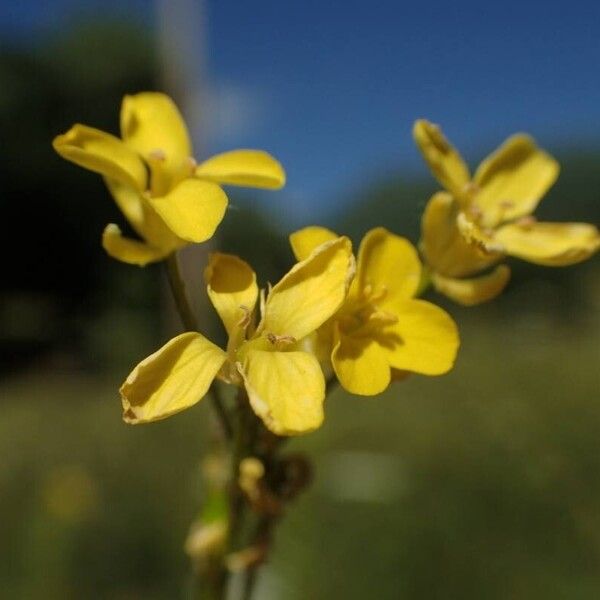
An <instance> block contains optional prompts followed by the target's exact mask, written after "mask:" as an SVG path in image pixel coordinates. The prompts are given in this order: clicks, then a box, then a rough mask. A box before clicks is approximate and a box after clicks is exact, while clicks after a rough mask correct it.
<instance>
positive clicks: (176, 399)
mask: <svg viewBox="0 0 600 600" xmlns="http://www.w3.org/2000/svg"><path fill="white" fill-rule="evenodd" d="M225 359H226V354H225V352H223V350H221V349H220V348H219V347H218V346H215V345H214V344H213V343H212V342H209V341H208V340H207V339H206V338H205V337H203V336H202V335H200V334H199V333H195V332H188V333H182V334H181V335H178V336H177V337H175V338H173V339H172V340H171V341H169V342H167V343H166V344H165V345H164V346H163V347H162V348H160V350H158V351H157V352H155V353H154V354H151V355H150V356H149V357H148V358H146V359H144V360H143V361H142V362H141V363H140V364H139V365H137V367H136V368H135V369H134V370H133V371H132V372H131V373H130V375H129V377H127V379H126V381H125V383H124V384H123V385H122V386H121V389H120V392H121V400H122V402H123V419H124V420H125V421H126V422H128V423H133V424H137V423H148V422H150V421H158V420H159V419H164V418H166V417H169V416H171V415H173V414H175V413H177V412H180V411H182V410H184V409H186V408H189V407H190V406H192V405H194V404H196V402H198V401H199V400H201V399H202V398H203V397H204V395H205V394H206V392H207V391H208V388H209V387H210V384H211V383H212V381H213V379H214V378H215V376H216V374H217V373H218V372H219V369H220V368H221V366H222V365H223V363H224V362H225Z"/></svg>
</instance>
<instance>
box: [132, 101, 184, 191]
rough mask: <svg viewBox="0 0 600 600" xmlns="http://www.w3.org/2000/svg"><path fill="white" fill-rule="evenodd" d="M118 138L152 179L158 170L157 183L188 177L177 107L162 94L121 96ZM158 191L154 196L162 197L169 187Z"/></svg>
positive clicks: (182, 128)
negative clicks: (146, 167) (139, 157)
mask: <svg viewBox="0 0 600 600" xmlns="http://www.w3.org/2000/svg"><path fill="white" fill-rule="evenodd" d="M121 137H122V138H123V141H124V142H125V143H126V144H127V145H128V146H129V147H130V148H132V149H133V150H135V151H136V152H138V153H139V154H141V155H142V156H143V157H144V160H146V161H147V162H148V163H149V164H150V165H151V166H152V167H153V168H152V171H153V175H154V174H155V173H154V172H155V171H156V170H158V171H160V173H159V174H160V176H161V179H171V180H173V182H176V181H177V180H179V179H180V178H181V176H182V172H183V171H186V170H187V171H189V173H188V174H191V164H192V163H191V162H190V158H191V156H192V144H191V142H190V137H189V134H188V130H187V127H186V125H185V122H184V120H183V118H182V116H181V113H180V112H179V110H178V108H177V106H175V103H174V102H173V100H171V98H169V96H167V95H166V94H161V93H159V92H142V93H140V94H135V95H133V96H125V97H124V98H123V104H122V105H121ZM155 167H156V168H155ZM153 187H154V186H153ZM161 187H162V188H163V189H162V190H161V191H160V192H157V193H165V192H166V191H167V190H168V188H169V184H164V185H162V186H161Z"/></svg>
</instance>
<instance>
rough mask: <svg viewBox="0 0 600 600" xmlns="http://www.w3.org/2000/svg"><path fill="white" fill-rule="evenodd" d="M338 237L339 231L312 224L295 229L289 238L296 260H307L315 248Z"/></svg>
mask: <svg viewBox="0 0 600 600" xmlns="http://www.w3.org/2000/svg"><path fill="white" fill-rule="evenodd" d="M337 237H339V236H338V234H337V233H334V232H333V231H331V230H330V229H327V228H326V227H319V226H317V225H312V226H310V227H305V228H304V229H299V230H298V231H294V233H292V234H290V238H289V239H290V245H291V246H292V252H293V253H294V256H295V257H296V260H305V259H306V258H308V257H309V256H310V254H311V253H312V252H313V250H314V249H315V248H318V247H319V246H320V245H321V244H324V243H325V242H329V241H331V240H335V238H337Z"/></svg>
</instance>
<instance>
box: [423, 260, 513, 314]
mask: <svg viewBox="0 0 600 600" xmlns="http://www.w3.org/2000/svg"><path fill="white" fill-rule="evenodd" d="M509 279H510V269H509V268H508V267H507V266H506V265H498V266H497V267H496V268H495V269H494V270H493V271H491V272H490V273H487V274H486V275H482V276H480V277H474V278H471V279H455V278H452V277H444V276H443V275H439V274H438V273H432V275H431V280H432V281H433V285H434V287H435V289H436V290H437V291H438V292H440V294H444V296H447V297H448V298H450V299H451V300H454V301H455V302H458V303H459V304H462V305H464V306H475V305H476V304H482V303H483V302H488V301H489V300H493V299H494V298H495V297H496V296H498V295H499V294H501V293H502V290H504V288H505V287H506V284H507V283H508V281H509Z"/></svg>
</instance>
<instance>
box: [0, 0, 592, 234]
mask: <svg viewBox="0 0 600 600" xmlns="http://www.w3.org/2000/svg"><path fill="white" fill-rule="evenodd" d="M191 1H192V0H177V2H178V3H180V4H181V3H183V4H185V3H186V2H191ZM173 2H175V0H173ZM192 3H193V2H192ZM206 4H207V19H206V33H207V40H206V47H207V63H208V73H209V80H210V82H211V84H212V86H213V88H214V90H215V103H216V104H217V105H218V106H220V107H221V109H220V110H221V113H220V117H218V118H217V117H215V123H216V125H215V126H214V127H213V128H212V131H211V135H210V137H209V138H208V142H207V145H208V148H207V150H208V151H216V150H222V149H227V148H231V147H233V146H251V147H263V148H267V149H269V150H271V151H272V152H273V153H274V154H276V155H277V156H278V157H279V158H280V159H281V161H282V162H283V163H284V165H285V166H286V169H287V171H288V176H289V184H288V187H287V195H288V198H290V199H291V206H293V208H292V209H290V203H288V208H286V211H285V212H286V213H287V214H288V216H290V217H291V218H292V220H295V221H296V222H298V223H300V222H303V221H306V220H307V219H309V218H310V217H312V216H313V215H314V214H315V212H317V213H318V212H319V211H323V210H328V209H330V208H331V207H332V206H333V205H334V204H335V205H339V203H342V202H344V200H345V199H348V200H350V199H352V200H354V199H356V196H357V194H358V193H359V192H360V190H361V189H362V187H363V186H364V185H366V182H368V181H369V180H375V179H376V178H377V177H379V176H380V175H382V174H384V175H385V174H389V173H393V172H399V173H402V174H407V175H408V176H410V175H412V174H415V175H419V174H421V175H424V174H425V168H424V166H423V165H422V164H421V162H420V158H419V156H418V154H417V152H416V150H415V148H414V146H413V143H412V140H411V137H410V130H411V125H412V122H413V121H414V119H415V118H418V117H427V118H429V119H431V120H434V121H436V122H438V123H441V124H442V125H443V127H444V129H445V131H446V132H447V134H448V135H449V137H450V138H451V139H452V140H453V141H454V142H455V143H456V144H457V145H458V146H459V147H460V148H461V150H463V151H464V153H465V154H466V156H467V157H468V158H469V159H470V160H472V161H476V160H478V159H480V158H482V157H483V155H484V154H485V153H486V152H487V151H489V150H491V149H492V148H493V147H494V146H495V145H497V144H498V143H500V142H501V141H502V140H503V139H504V137H506V136H507V135H509V134H511V133H513V132H515V131H517V130H526V131H529V132H530V133H532V134H533V135H534V136H535V137H537V138H538V140H539V141H540V143H541V144H542V145H544V146H546V147H548V148H550V149H554V150H557V149H562V148H565V147H576V146H579V145H585V146H594V145H595V144H596V142H598V145H600V75H599V73H600V71H599V67H600V34H599V33H598V25H599V24H600V3H597V2H577V1H572V2H571V3H569V4H568V5H567V4H566V3H564V2H552V1H549V0H547V1H546V2H537V1H529V2H523V1H522V0H521V1H520V2H517V1H514V0H505V1H503V2H498V3H491V2H477V3H475V2H458V1H457V2H447V1H446V2H440V1H437V0H430V1H429V2H410V3H408V2H402V1H401V0H395V1H393V0H380V1H376V0H373V1H371V2H364V1H361V2H359V1H354V0H337V1H333V0H332V1H330V2H327V1H324V0H321V1H319V2H316V1H311V0H305V1H291V0H290V1H286V2H281V0H277V1H276V0H268V1H260V0H255V1H253V2H240V1H239V0H236V1H234V0H208V1H207V3H206ZM0 7H1V8H0V31H1V32H2V34H3V36H4V37H6V35H7V34H10V35H12V36H13V37H20V38H21V39H35V37H36V36H37V35H39V34H40V33H41V32H43V31H52V30H53V29H54V30H58V28H59V27H61V26H64V23H65V19H66V18H68V17H69V16H70V15H72V14H75V13H77V14H81V13H87V14H89V15H93V14H98V13H100V11H102V13H103V14H106V13H107V12H109V11H110V10H112V9H114V10H115V11H118V12H119V13H120V14H123V15H125V16H126V17H127V18H132V19H136V20H137V21H141V22H143V23H147V24H148V26H149V27H153V26H154V24H155V15H154V14H153V3H152V2H150V1H144V2H142V1H139V0H138V1H133V0H129V1H125V0H121V1H120V2H117V1H115V0H103V2H100V1H96V0H94V1H89V2H81V1H79V2H75V1H73V0H69V1H68V0H54V1H53V2H47V1H41V0H36V1H34V0H29V1H22V2H18V3H17V2H8V1H6V0H5V1H4V2H2V3H1V4H0ZM191 30H192V31H193V25H192V26H191ZM189 62H190V64H191V65H192V66H191V67H190V68H192V69H193V64H194V61H193V60H191V61H189ZM223 111H226V112H227V115H226V117H227V118H224V117H223Z"/></svg>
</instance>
